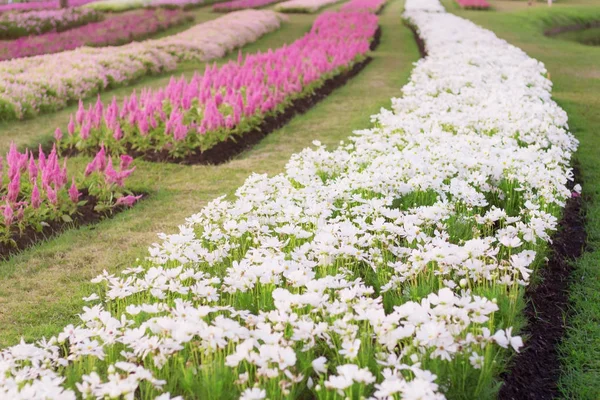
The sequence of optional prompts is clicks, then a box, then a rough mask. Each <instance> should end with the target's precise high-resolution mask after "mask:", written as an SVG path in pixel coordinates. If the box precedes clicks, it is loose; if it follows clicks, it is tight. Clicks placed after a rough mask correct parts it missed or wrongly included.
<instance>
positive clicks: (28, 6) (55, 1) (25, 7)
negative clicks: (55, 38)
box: [0, 0, 94, 13]
mask: <svg viewBox="0 0 600 400" xmlns="http://www.w3.org/2000/svg"><path fill="white" fill-rule="evenodd" d="M92 1H94V0H69V7H79V6H82V5H84V4H87V3H90V2H92ZM59 8H60V1H59V0H50V1H31V2H23V3H10V4H0V13H4V12H7V11H29V10H55V9H59Z"/></svg>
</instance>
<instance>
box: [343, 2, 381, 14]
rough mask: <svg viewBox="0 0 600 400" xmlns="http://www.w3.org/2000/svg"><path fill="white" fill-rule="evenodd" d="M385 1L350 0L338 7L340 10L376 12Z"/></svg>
mask: <svg viewBox="0 0 600 400" xmlns="http://www.w3.org/2000/svg"><path fill="white" fill-rule="evenodd" d="M385 3H386V0H350V1H349V2H348V3H346V4H344V5H343V6H342V7H341V8H340V11H351V12H359V11H363V12H369V13H378V12H379V11H381V9H382V8H383V6H384V5H385Z"/></svg>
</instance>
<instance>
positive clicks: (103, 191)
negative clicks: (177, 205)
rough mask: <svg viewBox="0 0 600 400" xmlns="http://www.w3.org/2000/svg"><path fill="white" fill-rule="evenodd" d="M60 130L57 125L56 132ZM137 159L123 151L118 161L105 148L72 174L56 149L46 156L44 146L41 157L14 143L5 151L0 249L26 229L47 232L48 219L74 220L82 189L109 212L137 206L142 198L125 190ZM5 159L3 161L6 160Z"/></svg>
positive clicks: (0, 170)
mask: <svg viewBox="0 0 600 400" xmlns="http://www.w3.org/2000/svg"><path fill="white" fill-rule="evenodd" d="M59 133H60V131H58V130H57V135H58V134H59ZM131 162H132V158H131V157H129V156H126V155H124V156H122V157H121V158H120V160H119V159H118V160H117V165H116V166H115V165H113V161H112V159H111V158H110V157H107V155H106V153H105V151H104V149H101V150H100V151H99V152H98V153H97V154H96V157H95V158H94V160H93V161H92V162H91V163H90V164H89V165H88V166H87V168H86V170H85V172H84V171H81V172H80V174H79V175H78V176H77V177H75V176H69V174H68V173H67V163H66V160H60V159H59V157H58V154H57V151H56V148H53V149H52V151H51V152H50V153H49V154H48V155H46V154H44V152H43V151H42V149H41V148H40V150H39V153H38V156H37V157H34V155H33V154H31V153H29V152H28V151H26V152H25V153H20V152H18V151H17V149H16V147H15V146H14V145H11V147H10V151H9V152H8V154H7V155H6V165H2V168H0V180H3V181H5V182H6V183H7V184H6V185H3V186H2V187H0V212H1V214H2V217H3V218H0V248H1V249H2V254H3V255H5V253H6V252H5V251H4V247H5V246H7V245H8V246H11V245H16V243H15V242H14V240H15V239H16V238H18V237H19V236H20V235H21V233H22V232H24V231H26V230H28V229H29V230H31V229H33V230H34V231H40V232H41V231H42V230H43V227H44V226H48V223H49V222H55V221H64V222H69V221H70V220H71V216H73V215H74V214H75V213H76V212H77V211H78V209H79V207H81V206H83V205H84V204H83V203H82V202H85V201H86V200H85V199H83V198H82V194H83V193H82V192H85V194H86V195H87V196H93V198H94V200H95V201H96V206H95V211H97V212H107V211H110V210H111V209H112V208H114V207H116V206H119V205H128V206H131V205H133V204H134V203H135V202H136V201H137V200H138V199H139V197H138V196H134V195H132V194H131V193H129V192H127V191H126V190H125V189H124V187H123V186H124V182H125V180H126V179H127V178H128V177H129V176H130V175H131V173H132V172H133V171H134V170H135V167H133V168H131V167H130V165H131ZM3 164H4V163H3Z"/></svg>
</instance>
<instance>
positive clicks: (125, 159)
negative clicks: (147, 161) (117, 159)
mask: <svg viewBox="0 0 600 400" xmlns="http://www.w3.org/2000/svg"><path fill="white" fill-rule="evenodd" d="M132 162H133V157H131V156H129V155H127V154H123V155H122V156H121V163H120V165H119V168H120V169H121V170H124V169H127V168H129V166H130V165H131V163H132Z"/></svg>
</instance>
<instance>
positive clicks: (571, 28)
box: [544, 21, 600, 36]
mask: <svg viewBox="0 0 600 400" xmlns="http://www.w3.org/2000/svg"><path fill="white" fill-rule="evenodd" d="M592 28H600V21H592V22H587V23H584V24H575V25H567V26H555V27H554V28H550V29H547V30H546V31H544V35H546V36H556V35H560V34H561V33H565V32H575V31H583V30H586V29H592Z"/></svg>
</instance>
